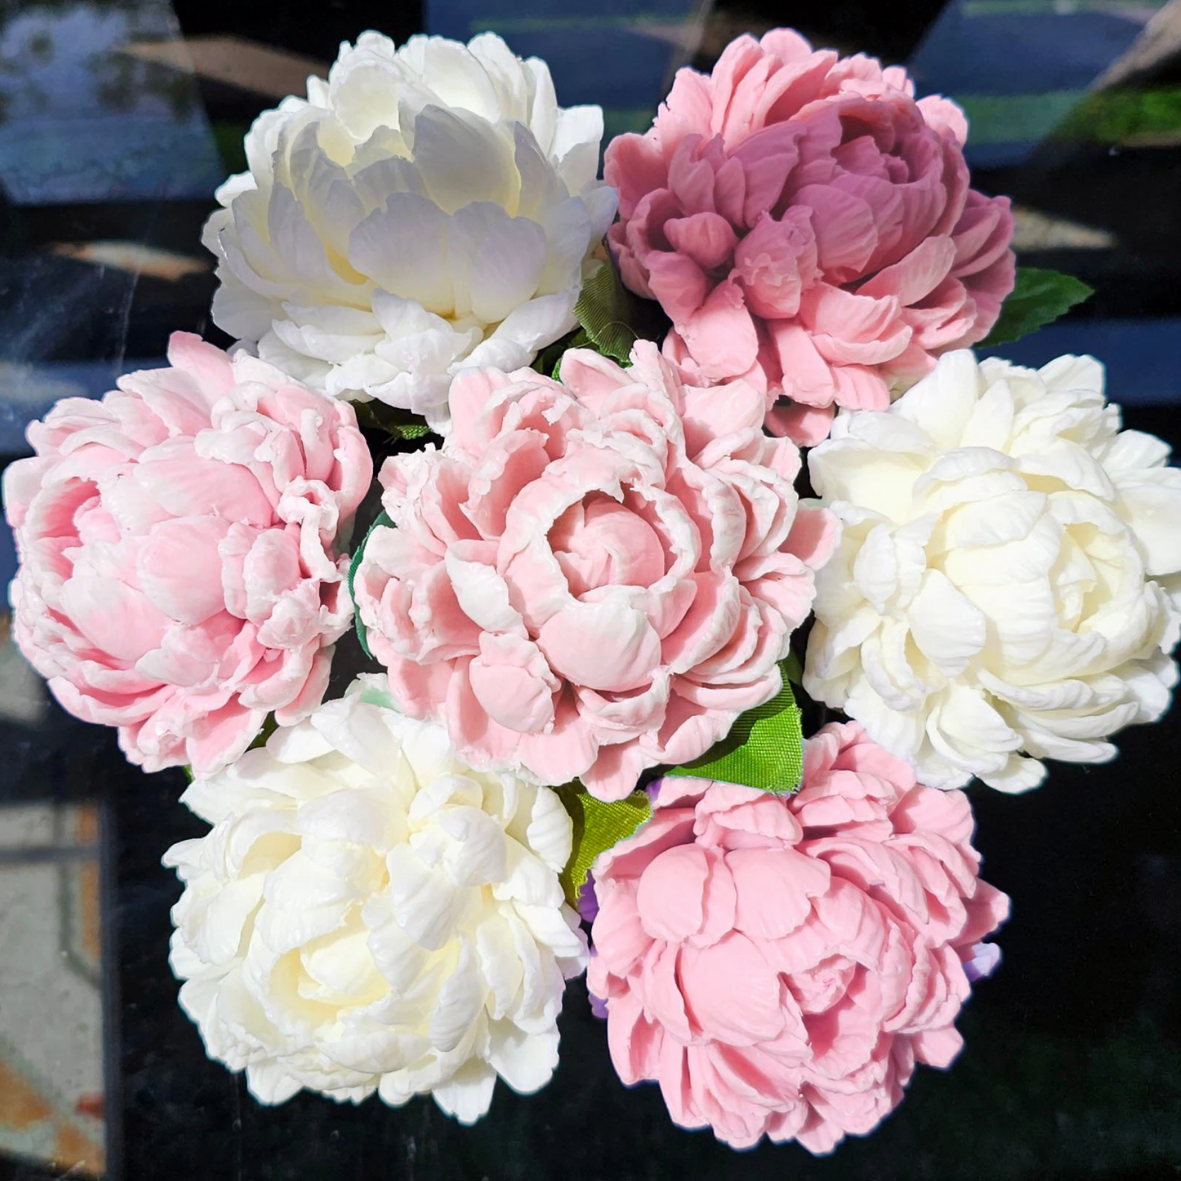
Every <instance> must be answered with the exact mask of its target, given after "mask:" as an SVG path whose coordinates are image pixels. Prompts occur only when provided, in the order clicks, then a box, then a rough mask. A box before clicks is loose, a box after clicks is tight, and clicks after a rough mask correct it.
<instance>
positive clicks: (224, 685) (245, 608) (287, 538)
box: [4, 332, 373, 776]
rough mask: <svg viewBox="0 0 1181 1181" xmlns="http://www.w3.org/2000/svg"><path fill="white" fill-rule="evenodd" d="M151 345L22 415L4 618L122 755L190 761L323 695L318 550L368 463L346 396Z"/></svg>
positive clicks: (340, 561) (9, 500)
mask: <svg viewBox="0 0 1181 1181" xmlns="http://www.w3.org/2000/svg"><path fill="white" fill-rule="evenodd" d="M168 359H169V361H170V363H171V368H166V369H153V370H146V371H144V372H140V373H132V374H130V375H129V376H127V377H123V378H120V379H119V389H118V390H115V391H112V392H111V393H109V394H107V395H106V396H105V397H104V398H103V399H102V400H101V401H99V402H92V401H89V400H87V399H85V398H67V399H65V400H63V401H61V402H59V403H58V404H57V405H56V406H55V407H54V408H53V409H52V410H51V411H50V412H49V414H48V415H46V417H45V420H44V421H43V422H35V423H33V424H32V425H31V426H30V427H29V441H30V442H31V443H32V445H33V448H34V450H35V451H36V455H34V456H32V457H31V458H29V459H21V460H17V462H16V463H14V464H12V465H10V466H9V468H8V469H7V470H6V471H5V473H4V506H5V512H6V514H7V516H8V520H9V523H10V524H11V525H12V527H13V529H14V531H15V533H16V542H17V548H18V551H19V554H20V561H21V566H20V570H19V571H18V573H17V576H16V578H15V580H14V581H13V583H12V589H11V595H12V604H13V611H14V628H13V630H14V635H15V637H16V641H17V643H18V644H19V646H20V649H21V651H22V652H23V653H24V654H25V656H26V657H27V658H28V660H29V661H30V663H31V664H32V665H33V666H34V668H36V669H37V671H38V672H40V673H41V674H42V675H43V676H45V677H47V678H48V679H49V687H50V688H51V689H52V690H53V693H54V695H55V696H56V697H57V699H58V701H60V702H61V704H62V705H63V706H64V707H65V708H66V709H67V710H69V711H70V712H71V713H72V714H75V715H77V716H78V717H80V718H82V719H83V720H85V721H88V722H101V723H104V724H106V725H109V726H118V727H119V742H120V745H121V746H122V747H123V750H124V751H125V753H126V754H127V757H128V758H129V759H130V760H131V761H132V762H133V763H142V764H143V765H144V767H146V768H147V769H148V770H149V771H155V770H159V769H160V768H162V767H170V766H176V765H177V764H181V763H191V764H192V767H193V771H194V773H195V774H197V775H198V776H201V775H208V774H212V773H214V772H215V771H217V770H219V769H220V768H222V767H224V766H225V765H226V764H227V763H230V762H232V761H233V760H234V759H235V758H237V757H238V756H239V755H240V754H241V753H242V752H243V751H244V750H245V749H246V747H247V746H249V744H250V742H251V741H252V740H253V739H254V737H255V736H256V735H257V734H258V732H259V730H260V728H261V727H262V723H263V721H264V719H265V718H266V715H267V713H268V712H271V711H274V713H275V717H276V720H277V721H278V722H279V724H280V725H287V724H289V723H291V722H294V721H298V720H299V719H300V718H302V717H303V716H304V715H306V714H307V713H310V712H311V710H312V709H313V708H314V707H315V706H316V705H318V704H319V702H320V699H321V698H322V697H323V695H324V689H325V687H326V686H327V683H328V672H329V664H330V661H331V658H332V644H333V643H334V642H335V641H336V640H337V639H338V638H339V637H340V636H341V635H342V634H343V633H344V632H345V630H346V629H347V628H348V626H349V624H350V622H351V619H352V605H351V604H350V602H349V599H348V595H347V593H345V592H344V588H343V582H342V579H343V576H344V574H345V573H346V572H347V568H348V559H347V558H344V557H341V556H340V555H339V554H338V553H337V552H336V550H335V549H334V548H333V547H334V543H335V540H336V536H337V533H338V531H339V530H340V529H341V528H342V527H343V526H345V525H347V524H348V523H349V521H350V520H351V518H352V516H353V513H354V512H355V511H356V509H357V506H358V504H359V503H360V502H361V498H362V497H363V496H364V495H365V492H366V490H367V489H368V487H369V485H370V483H371V481H372V478H373V464H372V461H371V459H370V458H369V449H368V447H367V446H366V443H365V439H364V436H363V435H362V434H361V432H360V431H359V430H358V429H357V425H356V418H355V416H354V414H353V409H352V407H351V406H349V405H348V404H347V403H345V402H336V401H333V400H332V399H331V398H327V397H325V396H324V395H323V394H316V393H312V392H311V391H309V390H307V389H305V388H304V387H303V386H301V385H299V384H298V383H297V382H295V381H293V380H292V379H291V378H289V377H287V376H285V375H284V374H283V373H280V372H279V370H277V369H275V368H273V367H272V366H270V365H266V364H264V363H263V362H261V361H258V360H256V359H255V358H253V357H248V356H245V355H238V356H236V357H233V358H231V357H228V356H226V354H225V353H223V352H222V351H221V350H220V349H217V348H214V347H213V346H212V345H208V344H205V343H203V342H202V341H201V340H200V339H199V338H197V337H195V336H191V335H189V334H188V333H183V332H178V333H176V334H175V335H174V336H173V337H172V340H171V342H170V344H169V349H168Z"/></svg>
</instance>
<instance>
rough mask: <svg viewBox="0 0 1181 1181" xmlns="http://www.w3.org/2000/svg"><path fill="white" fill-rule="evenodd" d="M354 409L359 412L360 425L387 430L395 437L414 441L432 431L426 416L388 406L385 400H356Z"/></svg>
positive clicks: (423, 437)
mask: <svg viewBox="0 0 1181 1181" xmlns="http://www.w3.org/2000/svg"><path fill="white" fill-rule="evenodd" d="M353 409H354V410H355V411H356V412H357V423H358V424H359V425H360V426H362V427H368V428H369V429H370V430H378V431H385V433H386V434H387V435H389V436H391V437H392V438H394V439H405V440H409V441H413V440H415V439H425V438H426V436H427V435H429V434H430V433H431V428H430V427H429V426H428V425H427V421H426V419H425V418H423V417H421V416H420V415H418V414H411V413H410V411H409V410H399V409H398V408H397V407H396V406H387V405H386V404H385V403H384V402H378V401H376V400H375V401H372V402H354V403H353Z"/></svg>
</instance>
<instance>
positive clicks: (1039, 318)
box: [977, 267, 1094, 349]
mask: <svg viewBox="0 0 1181 1181" xmlns="http://www.w3.org/2000/svg"><path fill="white" fill-rule="evenodd" d="M1093 294H1094V290H1093V289H1092V288H1090V287H1088V286H1087V285H1086V283H1084V282H1083V281H1082V280H1081V279H1076V278H1074V276H1073V275H1063V274H1061V273H1060V272H1059V271H1049V270H1043V269H1042V268H1041V267H1018V268H1017V285H1016V286H1015V287H1014V288H1013V290H1012V291H1011V292H1010V294H1009V296H1008V297H1007V298H1006V300H1005V302H1004V304H1003V305H1002V306H1001V314H1000V318H999V319H998V320H997V322H996V323H995V324H994V325H993V328H992V331H991V332H990V333H989V334H988V336H987V337H985V339H984V340H982V341H981V342H980V344H979V346H977V347H979V348H982V349H986V348H991V347H992V346H993V345H998V344H1008V343H1010V342H1011V341H1014V340H1020V339H1021V337H1023V336H1028V335H1029V334H1030V333H1031V332H1036V331H1037V329H1039V328H1041V327H1042V326H1043V325H1044V324H1049V323H1050V321H1051V320H1057V319H1058V317H1059V316H1061V315H1062V314H1063V313H1064V312H1066V311H1069V309H1070V308H1072V307H1074V305H1075V304H1078V303H1082V302H1083V300H1084V299H1089V298H1090V297H1091V296H1092V295H1093Z"/></svg>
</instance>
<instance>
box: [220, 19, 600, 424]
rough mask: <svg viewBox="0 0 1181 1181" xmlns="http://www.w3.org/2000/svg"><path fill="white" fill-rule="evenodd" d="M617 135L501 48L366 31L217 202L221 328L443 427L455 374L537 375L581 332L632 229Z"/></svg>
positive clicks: (313, 374) (331, 386) (324, 379)
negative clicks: (619, 186) (601, 255)
mask: <svg viewBox="0 0 1181 1181" xmlns="http://www.w3.org/2000/svg"><path fill="white" fill-rule="evenodd" d="M602 135H603V115H602V111H601V110H600V109H599V108H598V107H595V106H583V107H570V108H568V109H563V108H561V107H559V106H558V104H557V99H556V97H555V94H554V87H553V82H552V80H551V78H550V74H549V70H548V68H547V67H546V65H545V63H544V62H542V61H540V60H539V59H537V58H530V59H529V60H527V61H522V60H521V59H520V58H518V57H516V56H514V54H513V53H512V51H511V50H510V49H509V48H508V46H507V45H505V43H504V42H503V41H502V40H501V39H500V38H499V37H497V36H495V35H493V34H491V33H484V34H481V35H480V36H478V37H475V38H473V39H472V41H471V43H470V44H469V45H466V46H465V45H461V44H460V43H459V42H456V41H448V40H446V39H444V38H442V37H422V36H419V37H412V38H411V39H410V40H409V41H408V42H407V43H406V44H405V45H403V46H402V47H401V48H400V49H395V47H394V43H393V42H392V41H390V39H389V38H388V37H383V36H381V35H380V34H378V33H363V34H362V35H361V36H360V38H358V40H357V44H356V45H355V46H350V45H348V44H347V43H346V44H344V45H342V46H341V52H340V57H339V58H338V59H337V61H336V64H335V65H334V66H333V67H332V70H331V72H330V73H329V76H328V81H327V82H324V81H322V80H321V79H319V78H314V77H313V78H309V79H308V97H307V99H306V100H305V99H301V98H295V97H291V98H286V99H284V100H283V102H282V103H281V104H280V105H279V107H278V108H277V109H276V110H273V111H267V112H266V113H264V114H263V115H261V116H260V117H259V119H258V120H257V121H256V123H255V124H254V126H253V128H251V130H250V133H249V135H248V136H247V137H246V155H247V160H248V163H249V171H247V172H244V173H242V174H240V175H238V176H232V177H230V179H229V180H227V181H226V183H225V184H224V185H222V187H221V188H220V189H219V190H218V193H217V199H218V201H219V202H220V203H221V205H222V206H223V207H224V208H222V209H219V210H217V211H216V212H215V213H214V214H213V215H212V216H211V217H210V219H209V222H208V223H207V225H206V227H205V235H204V241H205V245H206V246H207V247H208V248H209V249H210V250H212V251H213V253H214V254H216V255H217V257H218V260H219V261H218V268H217V274H218V278H219V279H220V280H221V287H220V289H219V290H218V292H217V295H216V296H215V298H214V301H213V318H214V320H215V321H216V322H217V323H218V324H219V325H220V326H221V327H222V328H224V329H225V330H226V331H227V332H230V333H233V334H234V335H235V336H238V337H240V338H242V339H243V340H246V341H248V342H250V343H254V344H257V346H258V352H259V355H260V356H262V357H263V358H264V359H266V360H268V361H271V362H273V363H274V364H276V365H279V366H280V367H281V368H283V369H285V370H286V371H287V372H288V373H291V374H293V375H294V376H297V377H298V378H300V380H302V381H304V382H305V383H306V384H308V385H311V386H313V387H315V388H317V389H322V390H325V391H326V392H327V393H329V394H333V395H337V396H341V397H346V398H354V399H359V400H368V399H370V398H377V399H379V400H380V401H382V402H386V403H388V404H390V405H392V406H398V407H402V408H406V409H410V410H413V411H414V412H416V413H419V414H424V415H426V417H427V418H428V419H429V420H430V421H431V423H432V424H433V425H434V426H435V427H436V429H445V427H446V417H447V388H448V384H449V381H450V377H451V375H452V374H454V373H455V372H457V371H458V370H459V369H460V368H461V367H463V366H465V365H493V366H495V367H497V368H500V369H506V370H509V369H516V368H518V367H520V366H522V365H527V364H529V362H530V361H532V360H533V358H534V357H535V356H536V354H537V351H538V350H539V349H540V348H542V347H543V346H545V345H547V344H550V343H551V342H553V341H555V340H557V339H558V337H560V336H562V335H563V334H564V333H566V332H568V331H569V330H570V329H572V328H573V327H574V326H575V321H574V314H573V313H574V304H575V301H576V300H577V298H578V293H579V290H580V288H581V285H582V278H583V273H584V269H585V268H586V267H588V266H590V265H592V264H590V263H589V262H588V259H589V255H590V253H591V252H592V251H593V250H594V249H595V247H596V246H597V245H598V244H599V242H600V240H601V239H602V237H603V235H604V233H605V232H606V230H607V227H608V226H609V225H610V224H611V220H612V218H613V217H614V216H615V204H616V201H615V190H614V189H611V188H609V187H607V186H606V185H604V184H603V183H602V182H600V181H598V180H596V175H597V172H598V165H599V141H600V140H601V139H602Z"/></svg>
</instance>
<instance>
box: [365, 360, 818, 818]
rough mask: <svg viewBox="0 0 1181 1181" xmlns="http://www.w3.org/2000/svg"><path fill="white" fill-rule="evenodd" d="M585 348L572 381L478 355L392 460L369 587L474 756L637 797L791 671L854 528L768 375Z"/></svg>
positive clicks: (368, 611) (549, 779) (374, 607)
mask: <svg viewBox="0 0 1181 1181" xmlns="http://www.w3.org/2000/svg"><path fill="white" fill-rule="evenodd" d="M632 356H633V360H634V362H635V363H634V365H633V366H632V367H631V368H629V369H623V368H621V367H620V366H618V365H616V364H615V363H614V362H613V361H609V360H607V359H606V358H605V357H600V356H599V355H598V354H596V353H592V352H588V351H586V350H582V349H574V350H571V351H570V352H568V353H567V354H566V356H565V358H564V359H563V362H562V370H561V378H562V380H561V382H560V383H559V382H556V381H551V380H550V379H549V378H547V377H542V376H541V375H540V374H537V373H535V372H533V371H532V370H531V369H522V370H519V371H517V372H516V373H512V374H506V373H500V372H498V371H496V370H483V371H471V372H468V373H465V374H461V375H460V376H458V377H457V378H456V379H455V381H454V383H453V384H452V387H451V417H452V429H451V432H450V434H449V435H448V436H447V439H446V442H445V443H444V444H443V447H442V449H441V450H439V451H436V450H434V449H433V448H432V449H428V450H426V451H422V452H415V453H413V454H409V455H397V456H394V457H393V458H391V459H389V460H387V461H386V463H385V466H384V467H383V468H382V471H381V477H380V478H381V482H382V485H383V486H384V488H385V494H384V495H383V497H382V503H383V504H384V505H385V508H386V511H387V512H388V513H389V515H390V518H391V519H392V520H393V522H394V525H395V526H396V527H395V528H392V529H391V528H385V527H381V528H377V529H375V530H373V532H372V533H371V534H370V535H369V540H368V541H367V543H366V546H365V553H364V557H363V559H362V561H361V563H360V565H359V567H358V569H357V574H356V577H355V579H354V581H353V590H354V593H355V595H356V600H357V610H358V613H359V615H360V617H361V619H362V620H363V621H364V623H365V626H366V628H367V629H368V632H369V645H370V648H371V649H372V651H373V654H374V655H375V656H376V657H377V658H378V659H379V660H380V661H381V662H382V663H383V664H385V665H386V666H387V668H388V669H389V684H390V691H391V693H392V694H393V695H394V697H395V698H396V699H397V701H398V704H399V706H400V707H401V708H402V709H403V710H405V711H406V712H407V713H409V714H412V715H413V716H415V717H419V718H431V719H433V720H436V721H440V722H443V723H445V724H446V726H447V729H448V731H449V733H450V735H451V741H452V742H453V743H454V745H455V747H456V749H457V750H458V751H459V753H460V756H461V757H462V758H464V759H465V760H466V761H467V762H469V763H471V764H472V765H473V766H476V767H480V768H490V769H497V770H512V771H515V772H518V773H521V774H524V775H526V776H527V777H529V778H532V779H535V780H537V781H539V782H542V783H545V784H560V783H566V782H569V781H570V780H571V779H573V778H575V777H576V776H577V777H580V778H581V779H582V781H583V783H585V784H586V786H587V788H588V789H589V790H590V791H592V792H594V793H595V794H596V795H598V796H600V797H601V798H603V799H618V798H619V797H621V796H625V795H627V793H628V792H630V791H631V790H632V788H633V787H634V785H635V782H636V778H637V777H638V776H639V774H640V772H641V771H643V770H644V769H645V768H646V767H650V766H653V765H654V764H656V763H679V762H683V761H686V760H688V759H694V758H696V757H697V756H698V755H701V754H702V753H704V752H705V751H706V750H707V749H708V748H709V747H710V746H712V745H713V744H714V743H715V742H717V741H718V740H719V739H720V738H722V737H723V736H724V735H725V734H726V733H727V732H728V731H729V729H730V727H731V726H732V725H733V723H734V720H735V718H737V716H738V715H739V714H740V713H741V712H742V711H743V710H747V709H751V708H753V707H754V706H756V705H760V704H762V703H763V702H764V701H767V700H768V699H770V698H771V697H773V696H774V695H775V694H776V693H777V692H778V691H779V688H780V685H781V683H782V682H781V678H780V673H779V668H778V664H777V662H778V661H780V660H782V659H783V657H784V656H785V655H786V654H787V649H788V641H789V639H790V637H791V633H792V631H793V630H794V629H795V628H797V627H799V625H800V624H801V623H802V622H803V621H804V619H805V618H807V616H808V613H809V611H810V610H811V607H812V586H813V576H814V573H815V571H816V569H817V568H818V567H819V566H820V565H822V564H823V563H824V561H825V560H827V558H828V556H829V554H830V553H831V551H832V548H833V545H834V544H835V539H836V531H835V528H834V524H833V519H832V517H831V515H830V514H829V513H828V512H827V511H826V510H820V509H815V508H806V507H801V506H800V505H799V503H798V500H797V497H796V493H795V489H794V488H793V486H792V481H793V480H794V478H795V476H796V474H797V472H798V471H799V463H800V459H799V452H798V450H797V449H796V447H795V446H794V445H793V444H792V443H790V442H789V441H788V440H787V439H772V438H769V437H768V436H767V435H765V434H764V433H763V430H762V419H763V403H762V397H761V395H760V394H759V393H758V391H757V390H755V389H753V388H751V387H750V386H749V385H747V384H746V383H743V382H735V383H733V384H732V385H731V386H730V387H728V389H726V390H725V391H720V390H712V389H711V390H704V391H703V390H696V389H693V388H690V387H687V386H683V385H682V384H681V382H680V380H679V379H678V378H677V376H676V373H675V372H674V370H673V369H672V368H671V367H670V366H669V365H668V364H667V362H665V361H664V360H663V359H662V358H661V356H660V353H659V351H658V350H657V348H656V346H655V345H654V344H652V343H651V342H648V341H640V342H639V343H637V345H636V347H635V351H634V352H633V354H632Z"/></svg>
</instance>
